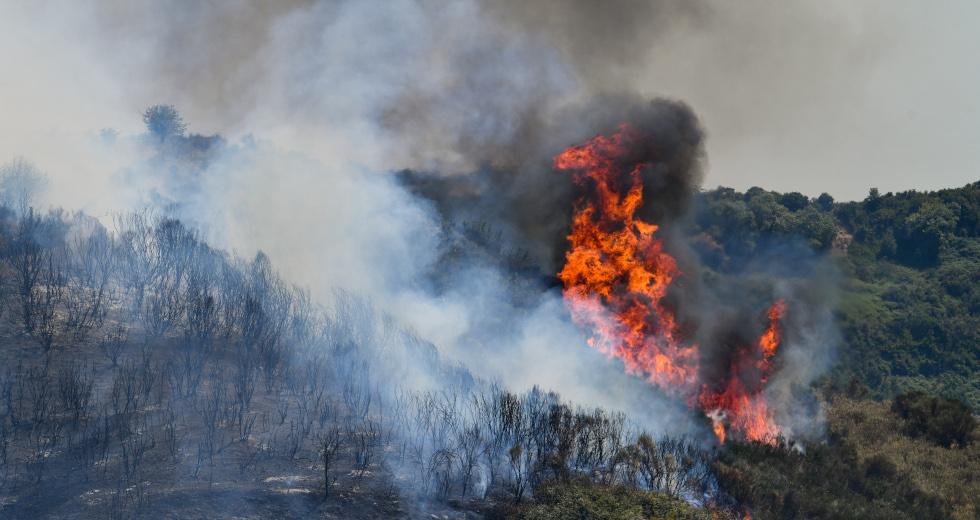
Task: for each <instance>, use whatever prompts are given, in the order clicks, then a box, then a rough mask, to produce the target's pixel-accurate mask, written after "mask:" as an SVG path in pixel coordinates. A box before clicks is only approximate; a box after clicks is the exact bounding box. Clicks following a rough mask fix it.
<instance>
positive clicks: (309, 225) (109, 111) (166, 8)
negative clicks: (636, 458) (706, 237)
mask: <svg viewBox="0 0 980 520" xmlns="http://www.w3.org/2000/svg"><path fill="white" fill-rule="evenodd" d="M9 10H10V14H11V16H10V18H9V19H10V20H13V22H11V23H10V24H11V30H10V31H7V33H6V34H7V36H6V37H0V44H10V46H11V47H10V48H12V49H13V51H12V57H13V59H14V62H15V63H14V66H15V67H16V68H17V70H18V71H19V75H21V76H36V77H39V78H43V79H44V81H41V83H42V84H44V85H50V84H57V85H59V86H58V87H56V88H55V87H45V88H44V89H42V90H40V91H33V90H31V89H29V88H27V87H26V86H24V85H26V82H21V81H18V82H17V83H16V84H17V85H18V87H14V88H13V92H12V95H11V96H9V97H8V99H10V100H11V101H12V103H11V105H10V106H9V108H5V111H7V110H9V113H5V114H4V115H5V116H6V117H4V118H3V120H4V121H5V122H4V123H0V125H2V126H0V129H2V131H3V133H4V135H12V136H15V137H16V138H15V139H12V140H11V141H10V142H8V143H5V144H3V145H0V154H3V155H4V156H7V155H9V156H10V157H13V156H17V155H23V156H25V157H26V158H27V159H28V160H32V161H36V162H37V163H38V164H39V166H40V167H41V168H42V169H43V170H45V171H46V172H47V173H48V175H49V176H50V177H51V178H52V180H53V182H52V183H51V184H52V186H55V187H56V188H55V189H53V190H52V191H51V192H49V193H48V200H47V202H50V203H52V204H58V205H64V206H66V207H69V208H80V209H86V210H88V211H90V212H93V213H95V214H98V215H106V214H108V213H109V212H111V211H119V210H126V209H132V208H137V207H142V206H144V205H146V204H151V205H154V206H155V207H157V208H158V209H159V210H161V211H166V212H172V213H174V214H175V215H176V216H179V217H181V218H182V219H185V220H187V221H189V222H193V223H195V225H197V226H198V227H200V228H202V229H203V231H204V232H205V236H206V237H207V238H208V239H209V240H211V241H212V242H214V243H215V244H216V245H218V246H221V247H226V248H229V249H233V250H236V251H239V252H241V253H243V254H246V255H251V254H252V253H254V251H256V250H259V249H261V250H263V251H266V252H267V253H269V254H270V256H271V258H272V260H273V262H274V263H275V265H276V266H277V267H278V268H280V269H282V270H283V271H284V273H285V274H286V275H287V277H289V278H290V280H292V281H295V282H297V283H300V284H303V285H304V286H308V287H311V288H312V289H313V291H314V294H315V296H316V297H317V298H318V299H320V300H321V301H324V302H326V303H329V301H330V299H331V296H330V295H331V294H332V290H333V289H334V288H338V287H339V288H344V289H348V290H351V291H354V292H356V293H358V294H363V295H366V296H368V297H370V298H371V299H372V300H373V301H374V302H375V304H376V305H378V306H379V307H380V308H382V309H384V310H386V311H388V312H390V313H392V314H393V315H394V316H395V317H396V318H397V319H398V320H400V322H401V323H402V324H403V325H406V326H408V327H411V328H413V329H415V330H416V331H417V332H418V334H419V335H420V336H422V337H423V338H425V339H427V340H431V341H432V342H434V343H435V344H436V345H437V346H438V347H439V348H440V350H441V351H442V353H443V355H445V356H446V357H448V358H450V359H454V360H459V361H461V362H463V363H464V364H465V365H467V366H469V367H470V368H471V369H472V370H474V371H475V372H477V374H478V375H480V376H484V377H487V378H489V379H494V378H499V379H502V380H503V382H505V383H506V384H508V385H512V386H515V387H519V388H526V387H528V386H531V385H533V384H540V385H542V386H544V387H547V388H553V389H555V390H558V391H560V392H562V394H563V395H564V396H566V397H568V398H571V399H573V400H576V401H579V402H583V403H588V404H600V405H605V406H611V407H614V408H626V409H629V410H630V411H631V412H633V413H634V414H635V415H636V416H637V417H638V418H639V420H640V421H642V422H644V423H645V424H646V425H649V426H653V427H655V428H681V429H685V428H686V427H687V426H686V425H683V424H682V423H678V422H677V421H673V420H669V419H668V417H673V416H674V415H673V414H678V415H683V414H684V413H685V412H684V411H683V407H681V406H679V405H677V404H676V403H674V402H672V401H669V400H662V399H661V398H660V397H657V396H655V392H654V391H653V390H652V389H650V388H648V387H647V386H646V385H644V384H643V383H642V381H639V380H637V379H635V378H633V377H632V376H629V375H626V374H623V373H622V371H621V368H620V366H619V365H618V364H617V362H616V361H615V360H610V359H606V358H605V357H604V356H602V355H601V354H600V353H598V352H594V351H592V350H590V349H588V348H587V347H585V344H584V340H585V336H584V334H583V331H581V330H579V329H578V328H577V327H576V326H575V325H573V324H572V322H571V321H570V320H569V318H568V315H567V309H566V307H565V305H564V302H563V301H562V299H561V294H560V291H559V290H558V289H557V285H558V283H557V280H556V279H555V278H554V276H555V274H556V273H557V272H558V271H559V270H560V269H561V266H562V265H563V263H564V256H565V252H566V249H567V240H566V237H567V235H568V232H569V225H570V218H571V215H572V212H573V207H574V200H575V196H576V193H575V188H574V186H573V183H572V182H571V178H570V176H569V175H567V174H563V173H559V172H556V171H555V169H554V168H553V164H552V160H553V157H554V156H555V155H557V154H558V153H560V152H561V151H562V150H563V149H565V148H566V147H568V146H570V145H574V144H577V143H581V142H583V141H585V140H587V139H589V138H591V137H593V136H595V135H597V134H604V133H608V132H610V131H613V130H614V129H615V128H616V127H617V125H618V124H620V123H623V122H630V123H632V124H634V125H637V126H638V127H639V128H641V129H643V131H645V132H647V133H648V134H649V135H650V136H651V143H653V144H652V146H653V150H654V151H655V153H656V154H657V161H656V162H655V164H654V165H653V166H652V167H651V168H650V169H649V170H648V171H646V172H644V175H643V177H642V179H643V194H644V204H643V205H642V207H641V208H640V209H639V212H638V215H639V216H640V217H642V218H643V219H645V220H647V221H650V222H654V223H657V224H660V225H663V231H662V234H663V235H664V240H665V243H666V247H667V248H668V249H670V251H671V254H673V255H674V256H676V257H677V258H678V262H679V265H680V266H681V271H682V272H683V273H684V274H685V276H682V277H681V280H682V281H681V282H679V284H678V286H677V287H676V288H675V289H673V292H672V293H671V295H670V296H669V297H670V298H672V299H673V301H672V303H671V305H673V306H675V307H676V312H677V313H678V316H679V318H680V319H681V320H683V321H685V322H687V323H696V322H701V321H703V322H705V323H706V324H705V325H704V326H696V327H693V328H694V330H697V331H698V332H697V334H698V337H697V338H696V339H697V341H698V342H701V343H705V344H713V345H721V344H724V343H725V341H726V339H725V338H721V339H719V338H718V337H713V336H724V335H725V334H727V333H728V328H727V324H728V323H741V322H744V321H745V320H746V315H748V314H752V311H755V310H757V309H754V308H753V309H752V310H751V311H741V310H738V311H736V310H731V308H730V307H731V305H730V303H731V302H732V301H733V300H736V299H738V298H739V296H735V295H736V294H738V293H739V292H740V291H748V290H749V289H747V288H746V287H745V286H747V285H750V284H749V283H748V282H746V281H744V280H742V279H741V278H736V279H733V281H731V282H727V281H726V282H724V283H715V284H714V285H713V286H712V287H710V288H708V287H704V286H702V283H701V281H700V280H701V279H700V273H699V270H700V269H701V267H700V265H699V262H698V260H697V257H696V253H695V252H694V251H693V250H692V249H691V248H690V247H689V245H688V241H689V238H688V237H686V235H685V229H686V228H685V221H686V219H687V218H688V217H689V208H690V205H691V203H692V200H693V197H694V195H695V194H696V192H697V190H698V189H699V188H700V186H701V184H702V181H703V178H704V174H705V170H706V168H707V159H706V157H707V155H706V152H705V146H706V145H705V135H706V133H707V134H710V131H711V128H710V125H706V124H704V123H703V122H702V121H700V120H699V119H698V117H697V116H696V115H695V113H694V112H695V111H694V110H692V109H691V108H690V107H689V106H687V105H685V104H684V103H683V102H682V101H667V100H662V99H661V100H658V101H653V102H651V101H650V99H651V98H653V97H656V96H655V95H654V94H656V93H657V92H659V89H658V87H657V84H658V78H651V77H650V75H649V74H648V73H647V72H646V69H645V68H644V67H643V66H642V64H644V63H650V62H651V60H652V61H657V60H660V59H662V56H661V53H662V52H666V51H665V49H671V48H673V46H674V45H676V44H672V43H670V41H671V40H670V39H671V38H672V37H675V36H676V35H677V34H678V33H682V32H684V31H687V30H690V31H694V32H698V31H699V28H701V27H704V26H709V25H712V24H717V23H718V20H719V17H724V16H725V15H726V14H727V13H728V11H730V8H729V7H725V6H724V5H722V4H720V3H716V2H698V3H690V2H673V1H662V2H623V3H622V4H621V5H619V6H618V8H616V9H612V8H607V7H605V6H603V5H602V4H600V3H595V2H571V3H570V2H557V1H555V2H550V1H549V2H533V3H525V2H503V3H483V2H474V1H463V2H453V3H450V4H441V3H436V2H425V1H421V2H417V1H395V2H389V3H386V5H385V9H383V10H381V9H378V7H377V5H374V4H370V3H363V2H304V1H297V2H277V3H253V2H223V3H210V2H209V3H199V2H188V3H185V4H183V5H180V6H177V7H175V6H174V5H167V4H150V3H147V4H146V5H136V4H134V3H132V2H112V1H107V2H102V3H97V4H96V5H94V6H81V5H80V4H76V3H71V2H65V3H58V2H53V3H49V4H45V5H44V6H43V7H25V6H11V7H10V9H9ZM42 14H43V15H44V17H45V20H46V21H45V22H43V24H40V25H41V26H40V27H39V28H38V29H37V30H36V31H35V32H32V33H31V34H28V33H27V32H26V30H25V29H16V28H14V25H16V24H17V21H25V20H33V19H36V18H37V17H39V16H40V15H42ZM756 28H757V26H756V25H755V24H751V23H748V24H746V25H745V26H744V27H738V28H735V29H733V31H732V32H733V33H734V34H730V35H729V36H730V37H732V38H737V37H738V36H740V35H743V34H748V33H751V32H753V31H755V30H756ZM73 40H79V41H86V42H91V43H88V44H85V45H82V46H81V47H80V48H79V49H77V50H72V52H71V53H70V54H65V53H64V52H63V51H65V49H66V48H68V42H69V41H73ZM27 56H35V57H37V58H38V59H37V60H36V61H35V60H27V59H26V57H27ZM724 58H725V57H724V56H720V57H717V56H712V57H709V58H705V59H704V60H703V63H704V64H713V63H714V62H716V61H719V60H722V59H724ZM78 63H87V64H91V66H90V67H85V68H82V69H81V70H80V68H79V67H78V65H77V64H78ZM68 83H72V84H74V85H76V88H74V89H67V90H70V91H71V92H69V93H68V94H67V95H64V96H63V95H61V94H62V92H63V91H64V90H66V88H65V87H64V85H66V84H68ZM671 85H672V88H673V89H674V90H675V91H676V90H677V87H678V84H677V83H672V84H671ZM697 88H698V89H702V88H705V87H701V86H699V87H697ZM702 92H703V90H702ZM675 93H677V94H682V93H680V92H675ZM680 97H682V98H683V96H680ZM38 98H42V99H38ZM157 102H166V103H173V104H175V105H176V106H177V108H178V109H179V110H180V111H181V112H182V113H183V114H184V115H185V117H186V119H187V121H188V123H189V125H190V129H191V131H193V132H203V133H212V132H216V133H220V134H222V135H223V136H225V139H226V140H225V141H217V140H216V141H215V142H213V143H211V144H207V145H206V146H204V147H203V148H202V149H201V150H200V153H199V157H198V158H197V159H195V160H182V161H173V160H170V159H168V157H170V156H171V155H173V154H172V152H173V150H170V151H167V150H163V151H161V150H160V149H159V147H155V146H152V145H149V144H148V143H147V142H146V140H145V139H143V138H142V137H140V136H139V134H140V133H141V132H142V130H141V129H140V128H139V127H138V123H139V113H140V111H141V109H142V108H144V107H145V106H147V105H150V104H153V103H157ZM37 106H40V107H44V108H42V109H40V110H41V111H40V112H37V113H36V112H34V110H35V109H34V108H27V107H37ZM695 108H696V107H695ZM725 119H728V118H725ZM17 121H29V122H30V124H29V125H27V126H26V127H25V129H23V130H22V131H21V130H18V129H17V128H15V127H16V122H17ZM12 122H13V123H12ZM62 122H63V123H64V125H63V126H60V123H62ZM723 124H726V125H727V124H730V123H729V122H728V121H723ZM109 126H111V127H115V128H117V129H118V130H119V132H118V135H117V134H115V133H112V132H109V133H107V134H103V135H102V137H96V134H97V131H98V130H99V129H101V128H103V127H109ZM706 127H707V130H706V129H705V128H706ZM49 128H59V130H58V132H56V133H55V134H50V133H49V132H48V131H47V130H46V129H49ZM110 137H111V138H110ZM181 153H182V154H183V155H182V156H186V155H187V154H185V153H184V152H181ZM195 153H197V152H195ZM394 171H397V172H399V173H397V174H390V173H387V172H394ZM83 179H84V181H83ZM474 230H477V232H476V233H475V236H474V233H473V231H474ZM481 230H482V231H481ZM460 250H463V253H462V254H460V253H459V251H460ZM494 252H496V253H504V252H506V253H507V255H509V256H507V255H496V256H501V257H503V256H507V258H511V257H513V258H515V259H519V261H518V260H515V262H513V263H510V264H508V263H507V262H506V261H504V260H502V259H501V258H497V257H495V255H494V254H492V253H494ZM523 253H526V258H523V257H522V254H523ZM807 261H808V262H812V263H813V264H814V265H817V266H819V263H818V262H816V261H814V260H812V259H807ZM770 267H771V266H768V265H762V266H760V267H759V269H757V270H756V271H755V272H754V275H755V276H761V277H763V278H766V277H767V276H768V275H767V274H766V271H767V270H768V269H769V268H770ZM805 275H807V273H793V276H782V277H774V278H773V279H772V281H771V283H769V284H768V286H767V287H766V289H765V290H766V291H769V293H771V294H767V295H766V296H767V297H768V296H779V297H782V298H787V299H788V300H789V301H790V302H791V303H790V304H791V308H799V309H800V312H791V313H790V314H789V317H788V318H787V320H788V321H787V328H788V329H789V330H790V332H788V335H787V342H786V345H785V358H786V360H787V361H786V365H787V366H789V367H790V368H783V367H781V369H780V371H778V372H777V375H776V376H774V377H773V379H772V383H771V385H770V388H771V391H773V392H782V393H783V394H784V395H783V399H784V400H783V401H780V403H782V404H780V405H779V411H780V413H787V414H788V413H790V412H789V410H790V409H791V408H790V407H789V406H786V405H785V403H789V402H790V400H791V396H790V395H789V394H791V393H792V391H791V389H792V387H793V386H794V385H797V386H798V385H805V384H806V383H808V382H810V381H811V380H812V379H813V378H814V377H815V376H816V375H817V373H818V372H819V369H820V368H821V367H823V366H825V365H826V363H827V360H828V359H829V356H828V349H829V348H830V347H831V346H832V339H833V338H832V334H828V333H827V323H828V320H829V316H827V314H828V313H827V311H826V308H827V307H826V303H824V302H825V300H824V299H823V298H824V297H825V296H827V295H820V296H815V295H814V294H815V293H814V292H813V291H814V289H813V287H812V282H808V281H805V280H804V281H801V280H803V279H804V278H805ZM821 276H822V275H821ZM515 280H516V281H515ZM762 285H766V284H762ZM753 303H754V304H758V302H753ZM797 305H799V307H796V306H797ZM756 314H758V313H756ZM752 316H753V318H752V319H753V320H754V319H755V317H756V316H755V315H752ZM749 321H752V320H749ZM756 321H757V320H756ZM762 326H763V325H760V324H759V323H755V324H754V325H753V327H755V328H760V327H762ZM750 328H751V327H750ZM751 332H752V333H753V334H755V333H758V332H759V331H758V330H754V329H753V330H752V331H751ZM743 335H747V334H743ZM738 339H739V340H741V339H743V338H741V336H739V338H738ZM705 359H706V360H709V361H712V362H713V358H711V357H706V358H705ZM729 362H730V359H728V358H727V357H725V355H724V354H718V356H717V364H718V366H719V367H724V366H725V365H726V364H728V363H729ZM706 370H709V371H710V369H706ZM718 370H724V369H723V368H719V369H718ZM783 381H784V382H783ZM797 409H799V408H798V407H797ZM678 424H681V426H677V425H678ZM783 424H784V425H786V427H787V431H788V432H789V431H792V429H793V428H791V424H790V421H789V420H783ZM797 429H798V428H797Z"/></svg>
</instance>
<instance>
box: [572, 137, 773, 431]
mask: <svg viewBox="0 0 980 520" xmlns="http://www.w3.org/2000/svg"><path fill="white" fill-rule="evenodd" d="M640 142H641V140H640V139H639V136H638V135H637V133H636V132H635V131H634V130H633V129H632V128H631V127H630V126H628V125H625V124H624V125H620V128H619V131H617V132H615V133H613V134H612V135H609V136H603V135H599V136H596V137H594V138H592V139H591V140H589V141H587V142H586V143H584V144H581V145H578V146H573V147H570V148H568V149H566V150H564V151H563V152H561V153H560V154H558V155H557V156H556V157H555V158H554V165H555V168H556V169H557V170H560V171H570V172H571V173H572V180H573V182H575V183H576V184H577V185H579V186H580V187H581V188H583V190H582V191H583V193H584V195H582V196H581V197H579V199H578V200H577V201H576V205H575V212H574V215H573V217H572V230H571V233H570V234H569V236H568V241H569V246H570V247H569V251H568V252H567V253H566V256H565V260H566V261H565V265H564V266H563V268H562V270H561V271H560V272H559V273H558V278H559V279H560V280H561V281H562V283H563V285H564V291H563V295H564V298H565V301H566V303H567V304H568V306H569V309H570V312H571V315H572V319H573V320H574V321H575V322H576V324H578V325H579V326H580V327H582V328H583V329H585V330H586V331H587V332H588V334H589V337H588V338H587V342H588V344H589V345H590V346H591V347H593V348H595V349H598V350H599V351H601V352H603V353H605V354H607V355H610V356H614V357H616V358H619V359H621V360H622V361H623V363H624V365H625V367H626V370H627V371H628V372H629V373H632V374H636V375H639V376H642V377H644V378H645V379H646V380H647V381H648V382H649V383H650V384H652V385H655V386H657V387H659V388H661V389H663V390H664V391H666V392H667V393H669V394H671V395H674V396H676V397H680V398H682V399H684V400H685V402H687V403H688V404H689V405H690V406H692V407H696V408H698V409H700V410H702V411H703V412H705V414H706V415H707V416H708V417H710V418H711V419H712V422H713V428H714V431H715V435H716V436H717V437H718V439H719V441H721V442H724V440H725V437H726V432H727V430H728V429H731V430H734V431H736V432H738V434H739V435H741V436H743V437H744V438H746V439H749V440H760V441H767V442H772V441H773V440H774V439H775V437H776V435H778V434H779V428H778V427H777V426H776V424H775V422H774V421H773V416H772V412H771V410H770V409H769V407H768V405H767V403H766V401H765V398H764V396H763V395H762V394H761V390H762V388H763V387H764V385H765V384H766V382H767V381H768V376H769V371H770V369H771V366H772V358H773V356H774V355H775V354H776V351H777V350H778V348H779V345H780V342H781V339H782V337H781V336H782V332H781V330H780V321H781V320H782V318H783V316H784V315H785V313H786V305H785V303H784V302H782V301H777V302H776V303H774V304H773V305H772V307H770V309H769V312H768V320H769V323H768V327H767V328H766V331H765V332H764V333H763V334H762V336H761V337H760V338H759V341H758V342H757V344H756V345H753V346H751V348H744V349H741V350H740V351H739V352H738V353H737V355H736V358H735V361H734V362H733V363H732V366H731V369H730V374H729V376H728V377H727V379H726V380H725V381H722V382H715V383H714V384H710V385H709V384H707V383H702V384H699V380H698V376H699V367H700V351H699V349H698V346H697V345H696V344H693V343H687V342H685V341H684V338H683V337H682V334H681V331H680V330H679V327H678V323H677V320H676V318H675V316H674V313H673V311H672V310H671V309H670V308H668V307H667V306H666V305H665V304H664V297H665V296H666V294H667V289H668V288H669V287H670V284H671V282H672V281H673V280H674V279H675V278H676V277H678V276H680V274H681V273H680V271H679V270H678V267H677V262H676V260H675V259H674V258H673V257H672V256H671V255H669V254H668V253H667V252H666V251H664V247H663V242H662V241H661V240H660V239H658V238H657V237H656V236H655V235H656V233H657V231H658V230H659V227H658V226H657V225H656V224H653V223H650V222H645V221H644V220H642V219H640V218H639V217H637V216H636V211H637V210H638V209H639V208H640V206H641V205H642V203H643V182H642V178H641V172H642V171H643V169H644V168H645V167H647V166H648V165H647V164H646V163H644V162H637V161H632V163H631V161H630V159H629V156H630V154H629V151H630V150H631V147H633V146H637V145H638V143H640ZM752 375H754V376H755V378H756V379H755V381H751V380H750V381H743V379H745V378H746V377H748V376H752Z"/></svg>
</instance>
